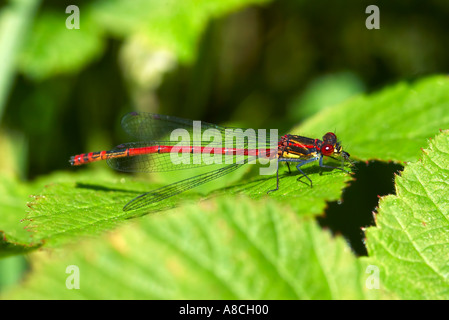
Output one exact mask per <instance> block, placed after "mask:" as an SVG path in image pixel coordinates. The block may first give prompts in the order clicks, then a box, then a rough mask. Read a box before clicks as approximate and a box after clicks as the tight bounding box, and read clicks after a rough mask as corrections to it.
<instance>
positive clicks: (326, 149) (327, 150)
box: [321, 144, 334, 156]
mask: <svg viewBox="0 0 449 320" xmlns="http://www.w3.org/2000/svg"><path fill="white" fill-rule="evenodd" d="M332 153H334V146H333V145H331V144H323V146H322V147H321V154H322V155H324V156H330V155H331V154H332Z"/></svg>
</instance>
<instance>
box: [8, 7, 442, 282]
mask: <svg viewBox="0 0 449 320" xmlns="http://www.w3.org/2000/svg"><path fill="white" fill-rule="evenodd" d="M73 4H75V5H77V6H78V7H79V9H80V29H71V30H69V29H67V28H66V19H67V17H68V16H69V14H67V13H66V12H65V11H66V7H67V6H69V5H73ZM370 4H372V3H370V2H367V1H360V0H348V1H345V2H344V3H341V2H336V1H305V0H284V1H268V0H226V1H210V0H209V1H208V0H201V1H199V0H198V1H193V0H190V1H180V0H170V1H157V0H154V1H151V0H133V1H126V0H93V1H77V2H76V3H75V2H73V1H60V0H48V1H38V0H9V1H6V3H2V4H1V5H0V58H2V64H3V67H2V68H0V147H1V150H2V153H1V155H2V156H1V157H0V174H1V175H2V176H4V179H5V181H8V183H5V184H4V185H5V186H8V185H11V186H14V187H12V188H10V189H8V190H9V192H5V193H2V194H1V195H0V198H1V199H2V203H4V202H8V201H9V202H8V205H10V204H11V203H12V202H13V201H14V203H13V205H12V207H14V206H17V207H23V215H25V211H26V206H25V202H26V201H27V200H26V199H25V200H24V201H23V203H21V202H18V200H17V199H19V196H21V197H24V196H25V195H28V194H30V193H33V192H34V193H39V191H38V190H39V188H42V186H37V184H32V183H30V181H32V180H34V179H37V180H36V181H39V179H38V178H39V177H42V176H45V177H46V178H45V177H44V178H43V179H41V181H45V183H50V180H51V179H50V178H49V177H48V176H47V175H48V174H50V173H52V172H54V171H57V170H67V171H69V170H70V171H75V169H73V168H70V167H69V165H68V159H69V157H70V156H72V155H74V154H78V153H81V152H85V151H96V150H102V149H107V148H110V147H112V146H115V145H117V144H119V143H121V142H123V141H125V139H127V137H125V135H124V133H123V131H122V129H121V128H120V118H121V117H122V115H123V114H125V113H126V112H129V111H132V110H141V111H149V112H157V113H162V114H170V115H176V116H180V117H185V118H190V119H201V120H204V121H208V122H213V123H219V124H232V125H235V126H242V127H255V128H278V129H279V130H280V132H288V131H289V130H290V129H291V128H292V127H294V126H295V125H297V124H299V123H301V122H303V121H304V120H306V119H307V118H309V117H310V116H312V115H313V114H315V113H317V112H319V111H320V110H322V109H324V108H326V107H329V106H331V105H333V104H336V103H339V102H342V101H343V100H345V99H347V98H350V97H351V96H353V95H356V94H358V93H362V92H372V91H375V90H378V89H380V88H381V87H383V86H384V85H387V84H391V83H394V82H397V81H398V80H413V79H416V78H419V77H422V76H425V75H428V74H433V73H447V71H448V70H449V59H447V52H449V40H448V37H447V30H448V29H449V28H448V27H449V22H448V19H447V16H448V15H449V2H447V1H444V0H431V1H418V0H413V1H378V2H376V5H378V6H379V8H380V29H379V30H368V29H366V27H365V19H366V18H367V14H366V13H365V8H366V6H368V5H370ZM401 111H402V110H397V111H396V112H397V113H398V114H400V113H401ZM374 112H375V111H374ZM341 121H344V120H341ZM369 123H370V119H366V122H365V123H364V124H363V127H365V128H366V127H369ZM338 125H339V124H338V123H335V124H334V126H333V127H331V128H323V130H335V129H337V132H338ZM353 129H354V130H353V131H354V132H357V128H353ZM437 129H439V128H437ZM343 143H344V142H343ZM356 147H357V148H362V147H363V146H356ZM355 156H357V155H355ZM103 165H104V164H103ZM99 166H101V165H99ZM99 166H96V167H95V166H93V167H94V169H95V168H99ZM385 167H386V166H383V165H371V166H370V168H372V169H373V170H375V172H374V173H371V175H370V177H376V179H375V181H374V180H373V179H361V180H362V181H364V182H363V183H357V188H358V192H359V194H363V195H364V196H365V197H363V198H362V197H353V198H357V200H356V202H355V203H354V204H352V205H351V206H350V207H349V208H360V206H361V205H363V204H364V203H366V202H368V201H367V200H366V199H367V198H370V199H373V198H376V196H377V195H383V194H388V193H391V192H393V191H394V190H393V187H392V177H391V171H396V170H397V167H394V168H393V169H391V168H390V169H391V170H389V169H386V168H385ZM360 168H361V167H360ZM360 171H363V170H360ZM36 183H37V182H36ZM360 190H362V191H360ZM12 199H15V200H12ZM376 199H377V198H376ZM345 201H346V200H345ZM340 207H341V206H340ZM343 207H344V206H343ZM7 208H9V207H8V206H3V207H2V208H1V211H2V212H1V213H0V214H4V213H6V212H7V211H8V210H7ZM346 208H348V207H346ZM11 210H12V209H11ZM329 210H330V211H338V210H339V209H337V208H335V207H334V206H333V205H331V206H330V209H329ZM340 210H341V208H340ZM365 210H366V214H368V215H369V214H370V212H371V211H372V210H374V208H373V207H370V208H366V209H365ZM330 211H328V217H332V216H335V215H337V216H340V217H341V215H338V214H335V213H333V214H331V213H330ZM8 212H9V211H8ZM17 212H20V211H17ZM353 213H354V212H353ZM22 217H23V216H22ZM345 219H346V220H347V221H352V220H353V217H351V215H346V216H345ZM363 221H364V222H360V223H362V224H360V225H355V226H354V227H353V229H352V230H349V231H348V230H345V231H344V232H345V236H347V237H348V238H351V239H354V236H349V235H348V234H349V233H350V232H352V234H354V233H356V234H357V235H359V234H360V231H359V229H360V227H361V226H363V225H364V224H365V223H369V222H366V220H363ZM339 223H340V224H342V225H344V224H345V221H341V220H340V221H339ZM322 224H323V225H325V226H326V225H328V224H331V229H333V230H334V231H341V230H342V229H341V228H340V227H336V228H335V225H334V224H333V223H332V219H327V220H326V218H323V219H322ZM1 230H2V229H1V226H0V231H1ZM355 238H357V236H355ZM359 240H360V237H359ZM356 247H357V246H353V248H356ZM356 252H357V253H362V254H363V253H364V251H363V248H361V249H356ZM1 268H2V266H0V269H1ZM0 271H1V270H0ZM0 286H1V283H0Z"/></svg>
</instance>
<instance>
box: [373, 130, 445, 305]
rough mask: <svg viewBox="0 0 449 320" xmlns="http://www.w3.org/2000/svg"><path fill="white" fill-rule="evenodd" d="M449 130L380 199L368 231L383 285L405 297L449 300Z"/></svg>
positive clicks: (410, 165) (436, 138)
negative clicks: (391, 192)
mask: <svg viewBox="0 0 449 320" xmlns="http://www.w3.org/2000/svg"><path fill="white" fill-rule="evenodd" d="M448 177H449V132H448V131H445V132H443V133H442V134H440V135H437V136H436V137H435V139H432V140H430V142H429V148H428V149H425V150H423V154H422V159H421V160H420V161H417V162H414V163H410V164H409V165H406V166H405V169H404V171H403V172H402V174H401V175H400V176H397V177H396V179H395V182H396V195H389V196H386V197H384V198H382V199H381V201H380V204H379V209H378V214H377V215H376V227H370V228H368V229H367V232H366V244H367V247H368V252H369V255H370V257H371V259H370V260H371V263H372V264H375V265H377V266H378V267H379V268H381V270H382V272H381V285H383V286H385V288H387V289H388V290H390V291H392V292H394V293H395V294H397V295H398V296H399V297H401V298H403V299H448V298H449V202H448V201H447V199H448V198H449V187H448V181H449V180H448Z"/></svg>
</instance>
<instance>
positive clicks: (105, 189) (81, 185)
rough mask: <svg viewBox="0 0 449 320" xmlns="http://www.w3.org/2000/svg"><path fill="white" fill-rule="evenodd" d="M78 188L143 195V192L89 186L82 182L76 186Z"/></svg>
mask: <svg viewBox="0 0 449 320" xmlns="http://www.w3.org/2000/svg"><path fill="white" fill-rule="evenodd" d="M76 188H83V189H91V190H96V191H105V192H123V193H134V194H141V193H143V192H142V191H135V190H128V189H120V188H110V187H105V186H101V185H95V184H87V183H80V182H78V183H77V184H76Z"/></svg>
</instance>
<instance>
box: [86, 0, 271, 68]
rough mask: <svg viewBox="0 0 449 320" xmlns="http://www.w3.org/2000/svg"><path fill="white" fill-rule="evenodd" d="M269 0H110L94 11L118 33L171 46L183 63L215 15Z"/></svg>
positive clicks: (157, 46)
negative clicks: (135, 35) (133, 35)
mask: <svg viewBox="0 0 449 320" xmlns="http://www.w3.org/2000/svg"><path fill="white" fill-rule="evenodd" d="M266 2H268V0H225V1H223V0H214V1H211V0H183V1H179V0H170V1H147V0H134V1H127V0H112V1H111V0H107V1H97V2H95V3H93V4H92V12H93V15H94V16H95V17H96V18H97V21H98V22H99V23H100V24H101V25H102V26H103V27H104V28H106V29H107V30H109V31H110V32H112V33H114V34H116V35H119V36H125V35H126V36H129V35H131V34H138V35H140V36H143V38H144V39H145V42H147V43H148V44H149V45H150V46H151V47H153V48H154V49H157V50H160V49H164V50H168V51H170V52H172V53H174V55H175V56H176V57H177V58H178V59H179V61H180V62H181V63H189V62H191V61H192V60H193V59H194V58H195V57H196V48H197V45H198V41H199V38H200V36H201V35H202V32H203V30H204V29H205V28H206V26H207V23H209V21H210V20H211V19H212V18H217V17H219V16H222V15H225V14H229V13H230V12H232V11H235V10H237V9H239V8H241V7H243V6H246V5H250V4H257V3H266Z"/></svg>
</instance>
